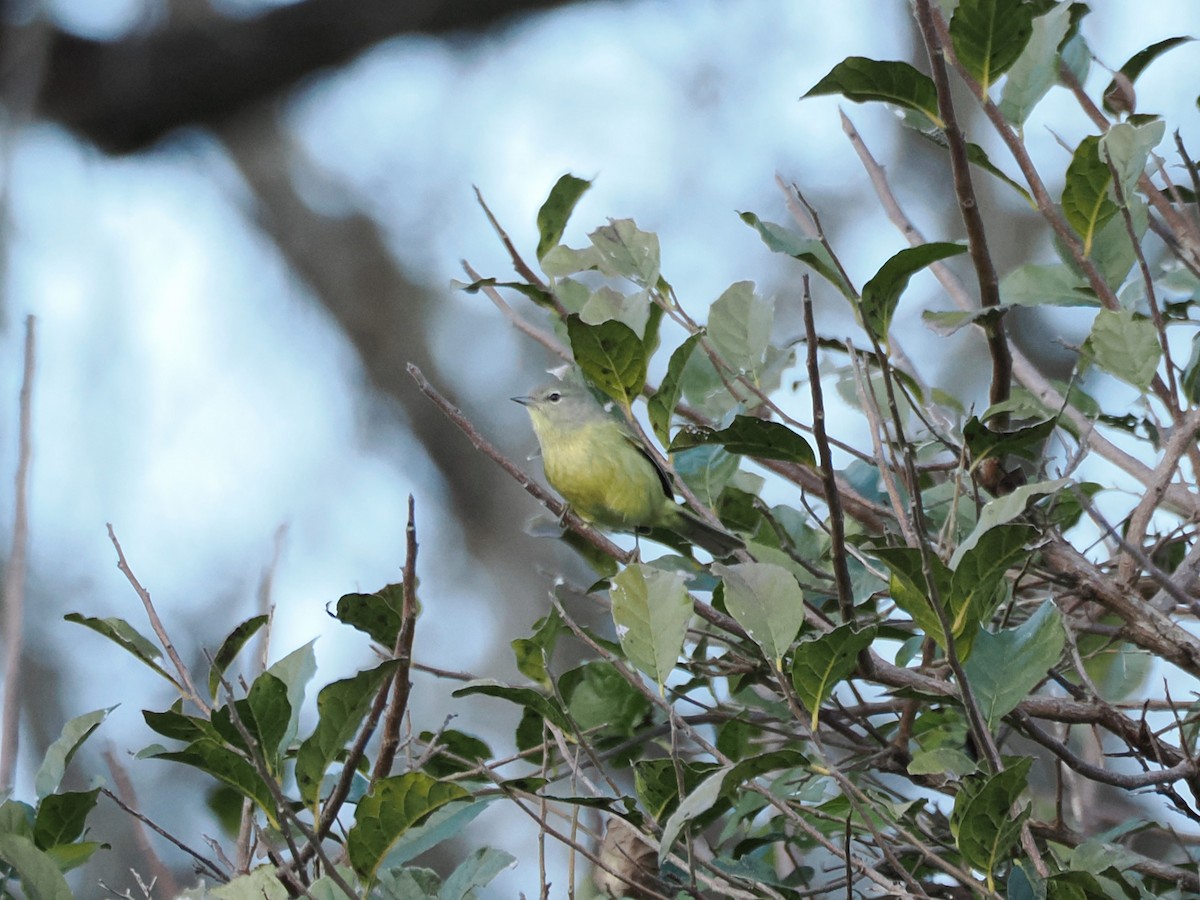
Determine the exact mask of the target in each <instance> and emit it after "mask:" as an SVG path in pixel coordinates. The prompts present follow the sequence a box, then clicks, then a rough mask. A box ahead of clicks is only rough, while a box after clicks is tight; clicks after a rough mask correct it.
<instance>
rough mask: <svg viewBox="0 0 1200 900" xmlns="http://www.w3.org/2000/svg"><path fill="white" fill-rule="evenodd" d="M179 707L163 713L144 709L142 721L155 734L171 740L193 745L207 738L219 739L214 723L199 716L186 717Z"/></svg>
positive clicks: (176, 706)
mask: <svg viewBox="0 0 1200 900" xmlns="http://www.w3.org/2000/svg"><path fill="white" fill-rule="evenodd" d="M178 706H179V704H178V703H177V704H176V705H175V706H173V707H172V708H171V709H167V710H163V711H162V712H154V711H153V710H149V709H144V710H142V719H143V720H145V722H146V724H147V725H148V726H149V727H150V729H151V730H152V731H154V733H155V734H161V735H162V736H163V737H166V738H171V740H175V741H184V742H185V743H191V742H192V741H198V740H199V739H200V738H205V737H207V738H213V739H214V740H216V739H219V737H220V735H219V734H218V732H217V729H216V728H214V727H213V724H212V722H210V721H209V720H208V719H202V718H200V717H199V716H186V715H184V714H183V713H181V712H180V711H179V709H178Z"/></svg>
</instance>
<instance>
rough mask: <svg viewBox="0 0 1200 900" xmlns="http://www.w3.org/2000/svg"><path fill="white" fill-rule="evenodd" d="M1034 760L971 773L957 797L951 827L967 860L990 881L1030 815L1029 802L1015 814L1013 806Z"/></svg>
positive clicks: (1022, 789)
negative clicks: (994, 771)
mask: <svg viewBox="0 0 1200 900" xmlns="http://www.w3.org/2000/svg"><path fill="white" fill-rule="evenodd" d="M1032 763H1033V760H1032V759H1031V758H1030V757H1027V756H1026V757H1022V758H1021V759H1019V760H1017V761H1016V762H1015V763H1013V764H1012V765H1011V766H1009V768H1007V769H1005V770H1004V771H1003V772H1000V773H998V774H996V775H992V776H983V775H972V776H969V777H967V778H966V779H964V781H963V785H962V789H961V790H960V791H959V793H958V796H957V797H955V798H954V811H953V812H952V813H951V814H950V831H951V833H952V834H953V835H954V839H955V842H956V843H957V844H958V849H959V850H960V851H961V852H962V854H963V856H964V857H965V858H966V860H967V862H968V863H970V864H971V865H972V866H973V867H975V868H977V869H979V870H981V871H982V872H984V873H985V874H986V875H987V878H988V881H989V883H990V882H991V880H992V876H993V873H994V872H995V871H996V869H997V867H998V866H999V865H1000V864H1001V863H1002V862H1003V861H1004V859H1005V856H1006V854H1007V853H1008V851H1009V849H1010V848H1011V847H1012V846H1013V844H1015V843H1016V841H1017V838H1018V837H1019V836H1020V833H1021V826H1022V825H1023V824H1024V822H1025V819H1026V818H1028V816H1029V807H1028V805H1026V806H1025V807H1024V808H1023V809H1022V810H1021V811H1020V812H1019V813H1018V814H1017V815H1016V816H1014V815H1013V813H1012V807H1013V804H1014V803H1016V802H1017V799H1018V798H1019V797H1020V796H1021V792H1022V791H1024V790H1025V787H1026V785H1027V782H1028V778H1029V767H1030V765H1032Z"/></svg>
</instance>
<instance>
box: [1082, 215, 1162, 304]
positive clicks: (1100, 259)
mask: <svg viewBox="0 0 1200 900" xmlns="http://www.w3.org/2000/svg"><path fill="white" fill-rule="evenodd" d="M1125 200H1126V202H1127V203H1128V205H1129V218H1130V219H1131V220H1132V223H1133V233H1134V236H1135V238H1136V239H1137V240H1138V241H1139V242H1140V241H1141V240H1142V238H1143V237H1144V236H1145V234H1146V228H1147V226H1148V225H1149V223H1150V217H1149V214H1148V213H1147V211H1146V204H1145V202H1144V201H1143V200H1142V198H1141V197H1140V196H1139V195H1137V194H1133V195H1131V196H1129V197H1126V198H1125ZM1091 256H1092V261H1093V262H1094V263H1095V264H1096V268H1098V269H1099V270H1100V275H1101V276H1102V277H1103V278H1104V281H1105V282H1106V283H1107V284H1109V285H1110V286H1112V288H1113V289H1114V290H1116V289H1117V288H1119V287H1120V286H1121V284H1122V282H1124V281H1125V277H1126V276H1127V275H1128V274H1129V270H1130V269H1132V268H1133V265H1134V263H1136V262H1137V255H1136V252H1135V247H1134V243H1133V241H1131V240H1130V239H1129V228H1128V227H1127V225H1126V222H1125V217H1124V216H1115V217H1114V218H1112V219H1109V220H1108V223H1107V224H1106V225H1105V226H1104V227H1103V228H1101V229H1100V230H1099V231H1098V232H1097V233H1096V237H1095V239H1094V240H1093V241H1092V254H1091ZM1069 262H1070V263H1073V262H1074V260H1073V259H1069ZM1138 286H1139V288H1140V286H1141V285H1140V282H1139V285H1138Z"/></svg>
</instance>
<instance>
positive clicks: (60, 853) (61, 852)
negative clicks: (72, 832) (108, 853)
mask: <svg viewBox="0 0 1200 900" xmlns="http://www.w3.org/2000/svg"><path fill="white" fill-rule="evenodd" d="M111 849H112V847H111V845H109V844H102V843H100V842H99V841H75V842H74V843H71V844H59V845H58V846H57V847H50V848H48V849H47V850H46V855H47V856H49V857H50V858H51V859H52V860H54V864H55V865H56V866H58V870H59V871H60V872H69V871H71V870H72V869H76V868H78V867H79V866H82V865H83V864H84V863H86V862H87V861H88V860H89V859H91V858H92V857H93V856H95V855H96V851H97V850H111Z"/></svg>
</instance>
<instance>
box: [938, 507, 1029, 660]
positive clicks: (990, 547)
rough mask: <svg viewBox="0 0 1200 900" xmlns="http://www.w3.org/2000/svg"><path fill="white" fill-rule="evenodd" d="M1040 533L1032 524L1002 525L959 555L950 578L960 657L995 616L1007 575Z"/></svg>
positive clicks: (969, 648)
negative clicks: (993, 615)
mask: <svg viewBox="0 0 1200 900" xmlns="http://www.w3.org/2000/svg"><path fill="white" fill-rule="evenodd" d="M1036 536H1037V529H1035V528H1034V527H1033V526H1032V525H1017V524H1007V525H998V526H996V527H995V528H993V529H991V530H990V531H988V532H987V533H986V534H984V535H983V536H982V537H980V538H979V540H978V542H977V543H976V544H975V546H973V547H971V548H970V549H968V550H967V551H965V552H964V553H962V554H961V555H957V556H956V559H957V564H956V565H955V567H954V575H953V576H952V577H951V579H950V596H949V598H948V600H949V604H950V614H951V625H952V627H953V633H954V637H955V639H956V641H957V642H958V644H957V650H958V655H959V658H960V659H962V660H963V661H966V659H967V658H968V657H969V656H970V654H971V647H972V644H973V643H974V641H975V637H976V635H977V633H978V630H979V626H980V625H981V624H982V623H984V622H986V621H988V620H989V619H990V618H991V617H992V613H994V612H995V611H996V606H997V605H998V604H999V602H1000V600H1002V599H1003V597H1004V594H1005V590H1004V588H1005V576H1006V572H1007V570H1008V569H1009V568H1010V567H1013V566H1018V565H1019V564H1020V563H1021V562H1022V561H1023V560H1024V559H1025V558H1026V557H1027V556H1028V551H1027V550H1025V545H1026V544H1028V543H1029V542H1030V541H1032V540H1033V539H1034V538H1035V537H1036Z"/></svg>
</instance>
